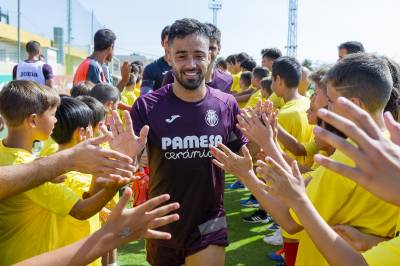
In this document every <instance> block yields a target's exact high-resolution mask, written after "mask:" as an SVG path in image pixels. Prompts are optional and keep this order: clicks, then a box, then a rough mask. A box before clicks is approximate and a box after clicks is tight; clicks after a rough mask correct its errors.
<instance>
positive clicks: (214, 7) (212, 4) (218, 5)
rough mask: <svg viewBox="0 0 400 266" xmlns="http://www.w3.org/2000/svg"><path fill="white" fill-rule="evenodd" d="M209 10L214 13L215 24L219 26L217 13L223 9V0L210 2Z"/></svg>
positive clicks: (211, 0)
mask: <svg viewBox="0 0 400 266" xmlns="http://www.w3.org/2000/svg"><path fill="white" fill-rule="evenodd" d="M208 9H211V10H212V11H213V24H214V26H217V12H218V11H219V10H221V9H222V0H210V2H208Z"/></svg>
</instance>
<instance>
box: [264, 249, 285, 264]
mask: <svg viewBox="0 0 400 266" xmlns="http://www.w3.org/2000/svg"><path fill="white" fill-rule="evenodd" d="M284 253H285V252H284V250H283V248H281V249H279V250H277V251H275V252H268V253H267V258H269V259H271V260H273V261H276V262H285V258H284V257H283V255H284Z"/></svg>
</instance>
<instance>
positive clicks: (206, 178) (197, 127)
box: [131, 84, 247, 248]
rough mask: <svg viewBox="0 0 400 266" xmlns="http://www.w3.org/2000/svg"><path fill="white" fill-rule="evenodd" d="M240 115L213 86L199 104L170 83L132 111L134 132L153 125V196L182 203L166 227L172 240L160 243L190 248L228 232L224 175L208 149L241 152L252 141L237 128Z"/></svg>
mask: <svg viewBox="0 0 400 266" xmlns="http://www.w3.org/2000/svg"><path fill="white" fill-rule="evenodd" d="M239 113H240V109H239V106H238V104H237V102H236V100H235V98H234V97H233V96H231V95H229V94H226V93H223V92H220V91H219V90H216V89H213V88H210V87H208V86H207V93H206V96H205V97H204V99H202V100H201V101H199V102H194V103H192V102H185V101H183V100H181V99H179V98H178V97H177V96H176V95H175V94H174V93H173V90H172V85H171V84H170V85H167V86H164V87H162V88H160V89H159V90H157V91H155V92H152V93H149V94H146V95H143V96H141V97H140V98H139V99H138V100H137V101H136V103H135V104H134V106H133V107H132V109H131V117H132V120H133V128H134V130H135V133H136V134H139V131H140V129H141V128H142V127H143V126H145V125H149V126H150V131H149V135H148V144H147V148H148V158H149V168H150V188H149V195H150V197H151V198H153V197H155V196H158V195H161V194H164V193H169V194H170V195H171V200H170V201H171V202H175V201H177V202H179V203H180V205H181V207H180V209H179V211H178V213H179V215H180V220H179V221H178V222H175V223H173V224H170V225H167V226H165V227H164V228H161V230H165V231H167V232H170V233H172V239H171V240H168V241H165V240H164V241H163V240H159V241H157V243H159V244H160V245H163V246H168V247H172V248H189V247H192V246H193V245H195V243H196V242H198V241H200V239H201V238H202V237H204V236H206V235H207V234H210V233H213V232H215V231H216V230H221V229H223V228H225V229H226V220H225V211H224V208H223V194H224V185H225V180H224V172H223V171H222V170H221V169H219V168H218V167H217V166H215V165H214V164H213V163H212V161H211V160H212V156H211V153H210V150H209V145H216V144H217V143H220V142H222V143H224V144H226V145H229V146H230V147H233V146H234V147H235V148H234V149H236V150H238V149H239V148H240V147H241V146H242V145H244V144H245V143H246V142H247V140H246V138H245V137H244V136H243V135H242V133H241V132H240V130H238V129H237V127H236V123H237V120H236V115H237V114H239ZM219 218H221V219H219ZM214 221H215V222H214ZM213 230H214V231H213Z"/></svg>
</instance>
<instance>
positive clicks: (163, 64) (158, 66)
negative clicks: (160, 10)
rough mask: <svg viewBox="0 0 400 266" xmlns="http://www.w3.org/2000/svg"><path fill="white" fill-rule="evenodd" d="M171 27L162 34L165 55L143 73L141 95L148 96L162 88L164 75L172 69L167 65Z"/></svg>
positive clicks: (167, 27)
mask: <svg viewBox="0 0 400 266" xmlns="http://www.w3.org/2000/svg"><path fill="white" fill-rule="evenodd" d="M168 33H169V26H166V27H165V28H164V29H163V30H162V32H161V45H162V47H163V48H164V51H165V54H164V56H163V57H160V58H158V59H157V60H155V61H154V62H153V63H151V64H149V65H147V66H146V67H145V68H144V71H143V81H142V86H141V92H140V94H146V93H149V92H151V91H154V90H157V89H159V88H161V85H162V82H163V79H164V75H165V74H166V73H167V72H168V71H169V70H170V69H171V66H170V65H169V64H168V63H167V52H166V51H167V47H168Z"/></svg>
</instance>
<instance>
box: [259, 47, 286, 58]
mask: <svg viewBox="0 0 400 266" xmlns="http://www.w3.org/2000/svg"><path fill="white" fill-rule="evenodd" d="M261 54H262V57H263V58H264V57H267V58H269V59H271V60H276V59H278V58H279V57H281V56H282V52H281V50H279V49H278V48H266V49H262V50H261Z"/></svg>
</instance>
